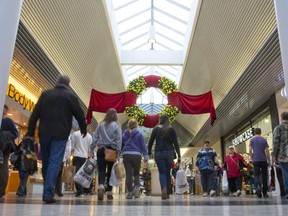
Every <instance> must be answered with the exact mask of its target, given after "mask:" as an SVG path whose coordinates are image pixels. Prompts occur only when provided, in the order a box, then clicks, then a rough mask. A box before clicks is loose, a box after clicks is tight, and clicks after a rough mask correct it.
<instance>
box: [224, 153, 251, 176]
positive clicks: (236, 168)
mask: <svg viewBox="0 0 288 216" xmlns="http://www.w3.org/2000/svg"><path fill="white" fill-rule="evenodd" d="M241 164H244V166H247V163H246V161H245V160H244V158H243V157H242V156H241V155H240V154H238V153H234V155H232V156H230V155H227V156H226V157H225V160H224V169H225V170H227V177H228V178H237V177H240V176H241V172H240V170H241V168H242V166H241Z"/></svg>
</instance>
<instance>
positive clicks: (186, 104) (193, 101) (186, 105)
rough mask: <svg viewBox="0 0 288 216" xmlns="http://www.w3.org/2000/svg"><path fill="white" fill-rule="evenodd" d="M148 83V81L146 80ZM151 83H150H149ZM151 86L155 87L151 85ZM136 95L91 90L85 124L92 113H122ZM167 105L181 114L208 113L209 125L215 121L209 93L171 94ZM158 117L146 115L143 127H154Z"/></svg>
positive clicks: (134, 100) (132, 102)
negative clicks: (115, 111)
mask: <svg viewBox="0 0 288 216" xmlns="http://www.w3.org/2000/svg"><path fill="white" fill-rule="evenodd" d="M147 81H148V80H147ZM150 83H151V82H150ZM151 85H152V86H154V85H155V83H154V84H152V83H151ZM136 99H137V95H136V94H135V93H133V92H122V93H116V94H107V93H103V92H99V91H96V90H94V89H92V91H91V96H90V104H89V108H88V113H87V123H88V124H90V123H91V119H92V112H93V111H95V112H102V113H105V112H107V110H108V109H110V108H115V109H116V110H117V112H118V113H123V112H124V111H125V107H128V106H132V105H134V104H136ZM168 105H171V106H176V107H178V109H179V110H180V112H181V113H182V114H203V113H210V121H211V125H213V124H214V121H215V120H216V113H215V108H214V102H213V98H212V93H211V91H209V92H207V93H205V94H202V95H187V94H183V93H181V92H173V93H172V94H169V95H168ZM158 118H159V115H158V114H157V115H148V116H147V117H146V118H145V120H144V123H143V126H145V127H154V126H156V125H157V123H158Z"/></svg>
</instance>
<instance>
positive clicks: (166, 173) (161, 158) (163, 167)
mask: <svg viewBox="0 0 288 216" xmlns="http://www.w3.org/2000/svg"><path fill="white" fill-rule="evenodd" d="M173 158H174V151H173V150H171V151H161V152H160V151H157V152H155V161H156V164H157V167H158V170H159V180H160V185H161V190H162V192H163V190H167V194H171V193H172V191H171V187H170V183H171V176H170V170H171V167H172V162H173Z"/></svg>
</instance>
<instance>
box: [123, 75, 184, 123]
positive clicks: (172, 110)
mask: <svg viewBox="0 0 288 216" xmlns="http://www.w3.org/2000/svg"><path fill="white" fill-rule="evenodd" d="M150 78H151V77H150ZM156 79H157V80H156ZM150 81H152V82H156V81H158V86H157V87H158V88H159V89H160V90H161V91H162V92H163V94H165V95H166V96H168V95H169V94H171V93H173V92H177V91H178V88H177V85H176V83H175V82H174V81H172V80H170V79H168V78H167V77H161V78H160V79H159V77H158V76H154V79H152V80H150ZM146 89H147V82H146V81H145V77H144V76H139V77H138V78H136V79H133V80H131V81H130V82H129V84H128V86H127V91H130V92H133V93H135V94H136V95H137V97H139V96H140V95H141V94H142V93H143V92H145V91H146ZM125 112H126V115H127V116H128V117H129V118H130V119H132V118H134V119H137V121H138V124H139V126H143V123H144V121H145V118H146V117H147V116H148V114H147V113H146V112H145V111H144V110H143V109H141V108H140V107H139V106H138V105H137V104H134V105H132V106H129V107H126V108H125ZM178 113H179V109H178V107H176V106H171V105H166V106H165V107H164V108H163V109H162V110H161V111H160V113H158V115H163V114H166V115H168V117H169V121H170V122H172V121H174V120H175V118H176V116H177V115H178Z"/></svg>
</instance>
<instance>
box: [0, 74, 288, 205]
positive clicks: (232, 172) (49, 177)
mask: <svg viewBox="0 0 288 216" xmlns="http://www.w3.org/2000/svg"><path fill="white" fill-rule="evenodd" d="M69 82H70V79H69V77H67V76H61V77H60V78H59V79H58V81H57V84H56V86H55V87H54V88H53V89H50V90H47V91H44V92H43V93H42V94H41V96H40V98H39V100H38V102H37V104H36V106H35V109H34V111H33V113H32V115H31V117H30V120H29V126H28V133H27V137H25V139H31V140H34V133H35V129H36V125H37V122H38V120H39V138H40V145H41V157H42V174H43V179H44V189H43V196H42V197H43V202H44V203H54V202H56V199H55V198H54V194H55V193H56V194H58V196H60V197H61V196H63V193H62V181H61V176H62V169H63V165H64V163H65V162H66V161H67V160H69V159H70V155H73V165H74V166H75V167H76V172H77V171H78V170H79V169H80V167H82V166H83V164H84V163H85V162H86V161H87V159H88V158H89V157H94V155H95V154H94V153H95V151H97V165H98V182H99V185H98V193H97V194H98V200H103V199H104V195H105V194H106V195H107V199H110V200H111V199H113V195H112V186H111V185H110V184H109V180H110V177H111V170H112V167H113V164H114V161H113V162H112V161H108V160H106V159H105V156H106V151H107V150H112V151H114V152H116V157H117V160H119V158H120V156H122V157H123V164H124V167H125V170H126V186H127V195H126V199H132V198H139V197H140V177H139V175H140V167H141V162H142V158H143V159H144V164H145V165H146V166H147V163H148V159H149V157H150V158H152V148H153V146H154V144H155V148H154V159H155V162H156V164H157V167H158V170H159V181H160V185H161V197H162V199H163V200H165V199H169V197H170V195H171V194H172V187H171V182H172V181H171V175H172V177H173V179H176V177H177V172H179V170H180V171H181V172H185V176H186V179H185V182H187V185H188V187H187V188H188V189H189V193H190V194H191V195H193V194H194V193H195V190H194V187H195V173H194V171H193V169H192V167H191V166H187V167H186V170H185V171H183V167H181V154H180V148H179V144H178V138H177V134H176V131H175V129H174V128H173V127H172V126H171V124H170V122H169V117H168V116H167V115H161V116H160V117H159V124H158V125H157V126H156V127H155V128H154V129H153V130H152V133H151V136H150V139H149V142H148V150H147V147H146V142H145V138H144V135H143V134H142V133H141V132H140V130H138V122H137V120H135V119H131V120H129V122H128V125H127V129H126V130H125V131H124V133H123V134H122V130H121V125H120V124H119V122H118V116H117V112H116V110H115V109H113V108H111V109H109V110H108V111H107V113H106V115H105V117H104V119H103V121H102V122H100V123H99V125H98V126H97V128H96V131H95V133H94V136H93V138H92V136H91V135H90V134H87V129H86V122H85V117H84V112H83V110H82V108H81V106H80V104H79V101H78V99H77V97H76V96H75V95H74V94H73V93H72V92H71V91H70V90H69ZM7 111H8V107H7V106H6V105H5V107H4V113H3V117H2V124H1V130H0V135H1V142H2V143H5V144H6V143H9V146H13V143H14V140H15V139H16V138H17V137H18V131H17V129H16V126H15V123H14V122H13V120H11V119H10V118H8V117H7V116H6V114H7ZM73 116H74V117H75V118H76V120H77V121H78V124H79V130H78V131H76V132H74V133H73V134H72V135H71V138H68V137H69V135H70V131H71V127H72V117H73ZM281 119H282V122H281V124H280V125H279V126H278V127H276V128H275V129H274V133H273V152H272V156H273V160H272V162H271V161H270V155H269V145H268V143H267V140H266V139H265V138H263V137H262V136H261V129H260V128H256V129H255V130H254V133H255V136H254V137H253V138H252V139H251V140H250V145H249V153H250V158H251V160H252V162H253V169H254V183H255V186H256V190H257V195H258V197H262V196H263V197H264V198H267V197H268V189H269V188H268V167H269V166H270V165H272V164H274V163H275V164H276V165H275V166H277V167H278V168H279V167H281V169H280V168H279V169H278V171H277V177H278V174H279V176H280V172H281V173H282V176H283V180H284V181H283V190H281V195H286V198H288V195H287V194H288V189H287V188H288V187H287V185H288V113H287V112H284V113H282V114H281ZM3 140H4V141H3ZM2 143H1V149H0V150H1V151H0V170H1V173H0V197H2V196H4V195H5V189H6V185H7V180H8V159H9V154H10V153H11V152H12V151H13V149H12V148H6V147H5V148H4V145H3V144H2ZM70 143H71V144H70ZM35 152H37V149H36V148H35ZM177 158H178V161H177V163H176V165H175V166H174V168H173V169H172V164H173V160H174V159H177ZM196 167H197V171H200V175H201V186H202V191H203V197H207V196H208V195H209V196H211V197H213V196H216V195H219V188H220V186H219V185H220V182H221V176H222V169H223V170H225V171H226V172H227V179H228V185H229V191H230V193H231V194H232V195H233V196H240V195H241V191H242V180H243V179H242V170H243V167H246V168H247V169H249V168H250V167H249V165H248V163H247V162H246V161H245V160H244V158H243V157H242V156H241V155H240V154H239V153H237V152H235V147H234V146H230V147H229V149H228V154H227V156H226V157H225V159H224V163H223V168H222V169H221V168H220V164H219V162H218V157H217V153H216V151H215V150H214V149H212V148H211V146H210V142H209V141H204V146H203V148H201V149H200V150H199V152H198V155H197V159H196ZM30 174H31V173H30ZM19 175H20V178H21V182H20V185H19V188H18V191H17V195H18V196H25V195H26V193H27V189H26V182H27V179H28V175H29V174H27V173H25V172H24V171H23V170H21V167H20V168H19ZM278 178H280V177H278ZM105 183H106V184H105ZM285 186H286V187H285ZM75 187H76V197H79V196H82V195H83V194H84V193H86V194H91V190H90V189H89V188H88V189H85V188H83V187H82V186H81V185H80V184H78V183H75ZM284 187H285V189H284Z"/></svg>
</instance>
